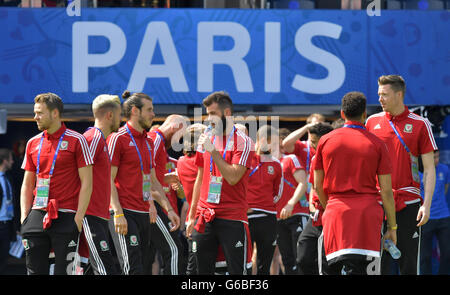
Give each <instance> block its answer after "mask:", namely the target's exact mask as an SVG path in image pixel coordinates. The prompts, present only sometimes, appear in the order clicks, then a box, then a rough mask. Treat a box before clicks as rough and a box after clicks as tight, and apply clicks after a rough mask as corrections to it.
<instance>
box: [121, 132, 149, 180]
mask: <svg viewBox="0 0 450 295" xmlns="http://www.w3.org/2000/svg"><path fill="white" fill-rule="evenodd" d="M125 129H126V130H127V132H128V135H130V137H131V140H132V141H133V143H134V147H135V148H136V152H137V154H138V156H139V162H140V164H141V171H142V173H144V162H143V161H142V156H141V152H140V151H139V148H138V146H137V144H136V141H135V140H134V137H133V134H132V133H131V131H130V128H128V125H127V124H125ZM144 141H145V143H146V144H147V149H148V153H149V155H150V170H152V151H151V149H150V146H149V145H148V142H147V139H144Z"/></svg>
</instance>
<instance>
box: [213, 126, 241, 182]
mask: <svg viewBox="0 0 450 295" xmlns="http://www.w3.org/2000/svg"><path fill="white" fill-rule="evenodd" d="M235 129H236V127H234V126H233V130H231V133H230V135H228V139H227V143H226V145H225V149H224V150H223V153H222V158H223V159H224V160H225V155H226V154H227V149H228V144H229V142H230V140H231V138H232V137H233V134H234V130H235ZM215 143H216V136H215V135H214V140H213V145H214V144H215ZM212 162H213V159H212V155H211V158H210V159H209V172H211V174H212V171H213V169H212Z"/></svg>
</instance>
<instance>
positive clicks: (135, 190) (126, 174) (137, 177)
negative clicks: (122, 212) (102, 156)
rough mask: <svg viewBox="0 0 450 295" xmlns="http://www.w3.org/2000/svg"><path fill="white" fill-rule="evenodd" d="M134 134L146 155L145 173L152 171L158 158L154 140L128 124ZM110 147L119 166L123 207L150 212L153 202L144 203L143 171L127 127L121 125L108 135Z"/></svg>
mask: <svg viewBox="0 0 450 295" xmlns="http://www.w3.org/2000/svg"><path fill="white" fill-rule="evenodd" d="M126 124H127V126H128V128H129V129H130V132H131V134H132V135H133V137H134V140H135V141H136V144H137V147H138V148H139V152H140V154H141V157H142V161H143V166H144V173H145V174H150V166H152V167H155V166H156V164H155V157H154V155H153V150H154V146H153V141H152V140H151V139H150V138H147V132H146V131H145V130H144V131H142V133H139V132H137V131H136V130H135V129H133V127H131V125H130V124H128V122H127V123H126ZM146 141H147V142H148V143H149V146H150V150H151V153H152V164H151V165H150V154H149V152H148V148H147V145H146V143H145V142H146ZM107 142H108V149H109V153H110V156H111V165H112V166H117V167H118V168H119V169H118V170H117V176H116V179H115V180H114V184H115V186H116V188H117V193H118V194H119V202H120V205H121V206H122V208H124V209H128V210H132V211H137V212H141V213H148V209H149V206H150V205H149V202H144V200H143V195H142V178H143V176H142V170H141V164H140V161H139V156H138V153H137V151H136V147H135V145H134V143H133V141H132V139H131V137H130V135H129V134H128V132H127V130H126V129H125V126H123V127H121V128H120V129H119V131H118V132H117V133H113V134H111V135H110V136H108V139H107Z"/></svg>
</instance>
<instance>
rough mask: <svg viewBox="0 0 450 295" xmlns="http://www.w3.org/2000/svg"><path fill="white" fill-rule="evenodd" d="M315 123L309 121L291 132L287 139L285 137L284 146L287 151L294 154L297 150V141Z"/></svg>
mask: <svg viewBox="0 0 450 295" xmlns="http://www.w3.org/2000/svg"><path fill="white" fill-rule="evenodd" d="M313 125H314V124H312V123H309V124H306V125H305V126H303V127H301V128H299V129H297V130H295V131H293V132H291V133H290V134H289V135H288V136H287V137H286V138H285V139H283V142H282V146H283V149H284V150H285V151H286V153H289V154H292V153H293V152H294V150H295V143H296V142H297V140H299V139H300V138H302V137H303V135H305V134H306V132H308V130H309V128H310V127H311V126H313Z"/></svg>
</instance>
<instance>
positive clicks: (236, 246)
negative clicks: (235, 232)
mask: <svg viewBox="0 0 450 295" xmlns="http://www.w3.org/2000/svg"><path fill="white" fill-rule="evenodd" d="M242 246H244V245H242V243H241V241H238V242H237V243H236V245H235V246H234V247H235V248H239V247H242Z"/></svg>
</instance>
